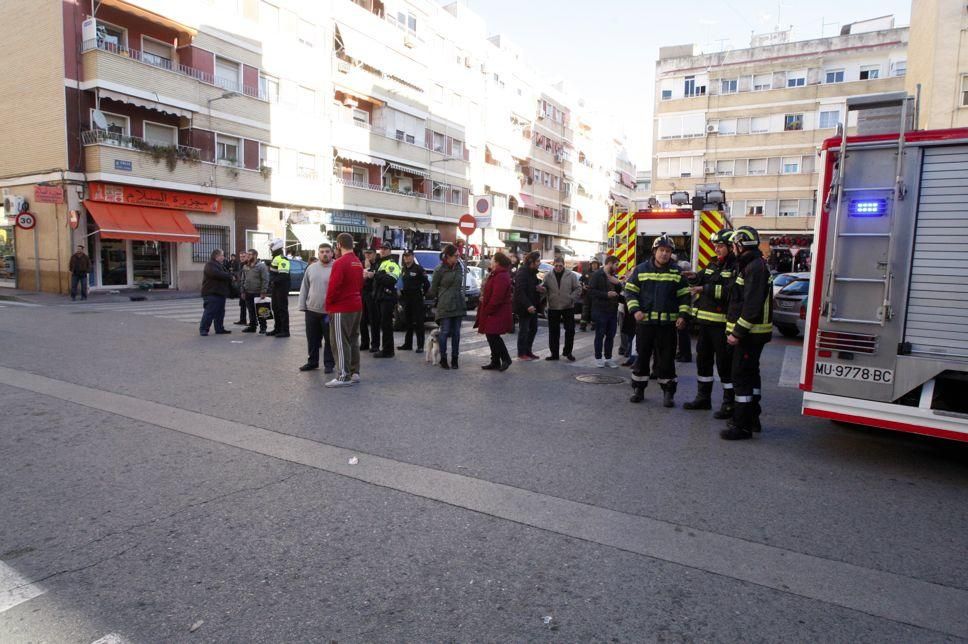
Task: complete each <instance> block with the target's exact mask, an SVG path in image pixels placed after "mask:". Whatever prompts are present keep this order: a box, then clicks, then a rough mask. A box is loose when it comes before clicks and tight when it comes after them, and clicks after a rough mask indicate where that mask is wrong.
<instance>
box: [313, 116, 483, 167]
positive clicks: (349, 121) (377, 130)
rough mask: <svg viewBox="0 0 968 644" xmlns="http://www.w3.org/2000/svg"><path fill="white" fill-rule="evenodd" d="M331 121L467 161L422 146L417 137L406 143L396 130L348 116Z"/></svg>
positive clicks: (421, 141)
mask: <svg viewBox="0 0 968 644" xmlns="http://www.w3.org/2000/svg"><path fill="white" fill-rule="evenodd" d="M332 120H333V123H340V124H343V125H352V126H354V127H358V128H360V129H361V130H367V131H369V132H370V133H372V134H376V135H377V136H382V137H386V138H388V139H393V140H394V141H399V142H400V143H405V144H406V145H412V146H414V147H415V148H420V149H421V150H429V151H431V152H433V153H435V154H440V155H443V156H444V157H446V158H447V159H452V160H454V161H464V162H465V163H466V162H467V160H466V159H465V158H464V157H463V156H455V155H452V154H447V152H445V151H443V150H439V149H435V148H433V147H427V146H426V145H425V144H424V140H423V139H418V138H417V137H414V140H413V141H408V140H407V139H406V137H407V135H406V133H404V135H403V138H400V137H398V136H397V132H396V130H394V131H393V132H391V131H390V130H389V129H386V128H382V127H378V126H375V125H371V124H369V123H364V122H363V121H358V120H356V119H354V118H353V117H352V116H351V115H348V114H337V115H336V116H334V117H333V119H332Z"/></svg>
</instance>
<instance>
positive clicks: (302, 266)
mask: <svg viewBox="0 0 968 644" xmlns="http://www.w3.org/2000/svg"><path fill="white" fill-rule="evenodd" d="M307 266H309V262H306V261H303V260H301V259H299V258H298V257H294V258H292V259H290V260H289V290H290V291H296V292H297V293H298V292H299V289H300V288H302V280H303V275H305V274H306V267H307Z"/></svg>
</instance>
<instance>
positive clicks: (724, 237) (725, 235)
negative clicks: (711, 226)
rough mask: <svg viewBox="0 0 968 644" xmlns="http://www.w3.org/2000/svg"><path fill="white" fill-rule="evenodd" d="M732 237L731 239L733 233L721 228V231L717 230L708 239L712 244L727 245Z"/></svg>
mask: <svg viewBox="0 0 968 644" xmlns="http://www.w3.org/2000/svg"><path fill="white" fill-rule="evenodd" d="M732 237H733V231H732V230H730V229H729V228H723V229H722V230H718V231H716V232H715V233H713V234H712V236H711V237H710V238H709V241H711V242H712V243H714V244H728V243H729V242H730V239H732Z"/></svg>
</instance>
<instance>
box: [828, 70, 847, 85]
mask: <svg viewBox="0 0 968 644" xmlns="http://www.w3.org/2000/svg"><path fill="white" fill-rule="evenodd" d="M824 82H825V83H843V82H844V70H842V69H828V70H827V72H826V74H825V75H824Z"/></svg>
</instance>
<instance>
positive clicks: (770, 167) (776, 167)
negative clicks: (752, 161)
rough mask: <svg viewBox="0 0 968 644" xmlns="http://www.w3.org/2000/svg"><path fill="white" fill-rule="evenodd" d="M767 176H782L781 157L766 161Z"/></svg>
mask: <svg viewBox="0 0 968 644" xmlns="http://www.w3.org/2000/svg"><path fill="white" fill-rule="evenodd" d="M766 173H767V174H780V157H770V158H769V159H767V160H766Z"/></svg>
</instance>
